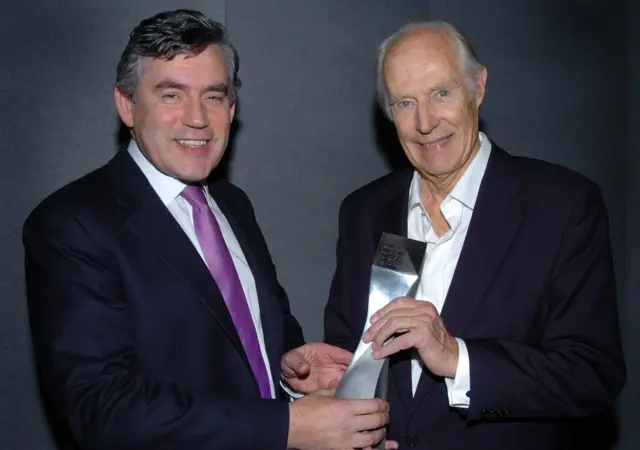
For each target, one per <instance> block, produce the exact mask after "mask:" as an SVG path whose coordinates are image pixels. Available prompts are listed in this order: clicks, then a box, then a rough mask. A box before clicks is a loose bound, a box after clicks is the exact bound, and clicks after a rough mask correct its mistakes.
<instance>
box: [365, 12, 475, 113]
mask: <svg viewBox="0 0 640 450" xmlns="http://www.w3.org/2000/svg"><path fill="white" fill-rule="evenodd" d="M429 29H431V30H434V29H435V30H441V31H443V32H445V33H446V34H447V35H448V36H449V37H450V38H451V40H452V41H453V43H454V45H455V46H456V50H457V53H458V64H459V66H460V69H461V70H462V73H463V74H464V76H465V79H466V82H467V87H468V89H469V91H470V92H471V93H472V94H475V91H476V75H477V74H478V72H480V71H481V70H482V69H483V68H484V65H483V64H482V63H481V62H480V61H479V60H478V57H477V56H476V54H475V52H474V50H473V47H471V44H470V43H469V41H468V40H467V39H466V38H465V37H464V36H463V35H462V34H461V33H460V32H459V31H458V30H457V29H456V28H455V27H454V26H453V25H451V24H449V23H447V22H442V21H433V22H416V23H410V24H408V25H405V26H403V27H402V28H400V29H399V30H398V31H396V32H395V33H393V34H392V35H391V36H389V37H388V38H386V39H385V40H384V41H382V44H380V46H379V47H378V65H377V71H376V95H377V99H378V104H379V105H380V108H381V109H382V111H383V112H384V115H385V116H386V117H387V119H389V120H391V105H390V104H389V93H388V92H387V85H386V83H385V80H384V73H383V66H384V59H385V57H386V55H387V52H388V51H389V49H390V48H391V47H393V46H394V45H395V44H396V43H397V42H398V41H399V40H400V39H402V38H403V37H405V36H406V35H408V34H410V33H412V32H414V31H418V30H429Z"/></svg>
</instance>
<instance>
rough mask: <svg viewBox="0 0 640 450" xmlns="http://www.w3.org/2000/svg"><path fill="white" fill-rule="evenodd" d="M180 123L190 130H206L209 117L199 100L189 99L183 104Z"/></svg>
mask: <svg viewBox="0 0 640 450" xmlns="http://www.w3.org/2000/svg"><path fill="white" fill-rule="evenodd" d="M182 122H183V123H184V124H185V125H186V126H188V127H191V128H206V127H208V126H209V116H208V115H207V112H206V110H205V106H204V105H203V103H202V101H201V100H200V99H191V100H188V101H187V102H186V103H185V105H184V111H183V114H182Z"/></svg>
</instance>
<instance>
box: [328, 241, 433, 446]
mask: <svg viewBox="0 0 640 450" xmlns="http://www.w3.org/2000/svg"><path fill="white" fill-rule="evenodd" d="M426 250H427V244H426V243H425V242H420V241H416V240H413V239H409V238H406V237H403V236H397V235H395V234H389V233H384V234H383V235H382V237H381V238H380V243H379V244H378V250H377V252H376V255H375V257H374V260H373V265H372V268H371V281H370V284H369V307H368V309H367V319H366V321H365V324H364V330H363V331H362V334H364V333H365V331H367V329H368V328H369V326H370V320H371V316H372V315H373V314H374V313H375V312H376V311H378V310H379V309H380V308H382V307H384V306H385V305H387V304H388V303H389V302H390V301H391V300H393V299H394V298H396V297H403V296H410V297H411V296H415V293H416V289H417V288H418V281H419V278H420V272H421V271H422V264H423V262H424V258H425V254H426ZM388 377H389V361H388V358H384V359H378V360H376V359H373V357H372V356H371V344H370V343H369V344H365V343H364V342H363V341H362V339H360V343H359V344H358V348H357V349H356V351H355V353H354V354H353V358H352V359H351V362H350V363H349V366H348V367H347V370H346V371H345V373H344V376H343V377H342V379H341V380H340V383H339V384H338V387H337V388H336V397H340V398H361V399H367V398H382V399H385V400H386V398H387V381H388ZM378 448H379V449H384V441H383V442H382V443H381V444H380V446H379V447H378Z"/></svg>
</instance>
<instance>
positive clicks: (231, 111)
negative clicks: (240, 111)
mask: <svg viewBox="0 0 640 450" xmlns="http://www.w3.org/2000/svg"><path fill="white" fill-rule="evenodd" d="M237 104H238V99H236V101H235V102H233V105H231V107H230V108H229V123H231V122H233V118H234V117H235V116H236V105H237Z"/></svg>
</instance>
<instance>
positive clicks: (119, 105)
mask: <svg viewBox="0 0 640 450" xmlns="http://www.w3.org/2000/svg"><path fill="white" fill-rule="evenodd" d="M113 96H114V98H115V101H116V109H117V110H118V115H119V116H120V120H122V123H124V124H125V125H126V126H127V127H129V128H133V99H132V98H130V97H128V96H126V95H124V94H123V93H122V91H121V90H120V88H118V86H116V87H115V88H114V89H113Z"/></svg>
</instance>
